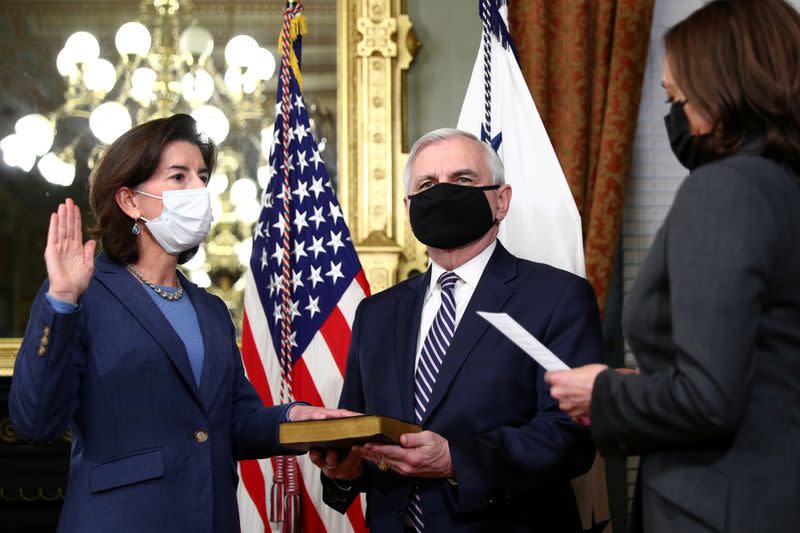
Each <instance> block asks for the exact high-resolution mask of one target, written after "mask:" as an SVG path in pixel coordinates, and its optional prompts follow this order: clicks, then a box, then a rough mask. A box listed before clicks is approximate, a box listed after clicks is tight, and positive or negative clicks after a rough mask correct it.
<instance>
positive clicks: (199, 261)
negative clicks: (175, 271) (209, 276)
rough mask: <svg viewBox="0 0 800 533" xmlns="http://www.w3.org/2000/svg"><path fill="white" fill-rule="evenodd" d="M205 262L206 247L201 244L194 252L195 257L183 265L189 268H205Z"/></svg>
mask: <svg viewBox="0 0 800 533" xmlns="http://www.w3.org/2000/svg"><path fill="white" fill-rule="evenodd" d="M205 262H206V247H205V245H203V244H201V245H200V246H199V247H198V248H197V253H196V254H194V257H192V258H191V259H189V260H188V261H186V262H185V263H184V264H183V267H184V268H187V269H189V270H201V269H202V268H203V263H205Z"/></svg>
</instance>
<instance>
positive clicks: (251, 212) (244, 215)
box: [234, 184, 261, 265]
mask: <svg viewBox="0 0 800 533" xmlns="http://www.w3.org/2000/svg"><path fill="white" fill-rule="evenodd" d="M234 185H235V184H234ZM235 213H236V217H237V218H238V219H239V220H241V221H242V222H244V223H245V224H252V223H254V222H256V221H257V220H258V218H259V217H260V216H261V204H259V203H258V201H256V200H253V199H250V201H249V202H245V203H243V204H241V205H237V206H236V210H235ZM249 259H250V257H249V256H248V260H249ZM242 264H245V265H246V264H247V262H246V261H242Z"/></svg>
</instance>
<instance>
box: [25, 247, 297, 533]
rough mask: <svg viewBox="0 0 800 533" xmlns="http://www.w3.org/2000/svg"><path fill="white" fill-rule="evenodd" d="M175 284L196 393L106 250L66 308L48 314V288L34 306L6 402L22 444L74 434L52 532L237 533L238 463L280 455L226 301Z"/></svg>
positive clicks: (171, 344)
mask: <svg viewBox="0 0 800 533" xmlns="http://www.w3.org/2000/svg"><path fill="white" fill-rule="evenodd" d="M181 283H182V285H183V287H184V290H185V295H184V297H188V298H190V299H191V301H192V305H193V306H194V308H195V311H196V312H197V318H198V321H199V324H200V329H201V331H202V335H203V344H204V347H205V360H204V363H203V371H202V378H201V385H200V387H199V389H198V388H197V386H196V385H195V382H194V377H193V375H192V370H191V366H190V364H189V359H188V356H187V354H186V349H185V347H184V345H183V342H182V341H181V339H180V338H179V337H178V335H177V334H176V333H175V331H174V330H173V329H172V327H171V326H170V324H169V322H168V321H167V319H166V318H165V317H164V316H163V314H162V313H161V311H160V310H159V309H158V306H157V305H156V304H155V303H154V302H153V301H152V299H151V298H150V296H149V295H148V294H146V292H145V290H144V288H143V286H142V285H141V284H140V283H139V281H137V280H136V279H135V278H134V277H133V276H132V275H131V274H130V273H129V272H128V271H127V270H126V268H125V267H124V266H122V265H120V264H118V263H115V262H112V261H110V260H109V259H108V258H107V257H106V256H105V255H104V254H100V255H99V256H98V257H97V259H96V262H95V271H94V277H93V278H92V280H91V282H90V284H89V287H88V289H87V290H86V292H84V293H83V295H82V296H81V298H80V301H79V308H78V309H77V310H76V311H75V312H73V313H70V314H58V313H56V312H54V311H53V309H52V308H51V306H50V304H49V303H48V302H47V301H46V299H45V293H46V292H47V283H45V285H44V287H43V288H42V289H41V291H40V292H39V295H38V296H37V298H36V300H35V302H34V304H33V308H32V310H31V316H30V321H29V322H28V327H27V330H26V332H25V338H24V339H23V341H22V346H21V348H20V351H19V354H18V356H17V360H16V364H15V366H14V376H13V381H12V386H11V392H10V395H9V403H10V405H9V407H10V411H11V421H12V423H13V424H14V427H15V428H16V430H17V431H18V432H19V434H20V435H22V436H23V437H26V438H28V439H31V440H35V441H45V440H51V439H54V438H57V437H59V436H61V435H62V434H63V432H64V430H65V428H67V427H68V428H69V430H70V432H71V435H72V453H71V460H70V470H69V480H68V482H67V491H66V498H65V501H64V507H63V510H62V513H61V518H60V521H59V528H58V531H59V532H73V531H75V532H84V531H98V532H106V531H109V532H110V531H113V532H116V533H124V532H131V533H133V532H151V531H193V532H220V533H222V532H230V531H238V530H239V517H238V509H237V503H236V486H237V483H238V476H237V473H236V463H235V461H236V460H238V459H248V458H255V457H264V456H268V455H274V454H276V453H278V452H280V453H283V452H284V451H285V450H279V448H278V431H277V429H278V424H279V422H281V421H283V420H284V418H285V416H286V410H287V406H281V407H274V408H264V407H263V406H262V403H261V400H260V399H259V397H258V395H257V394H256V392H255V390H254V389H253V387H252V385H251V384H250V382H249V381H248V380H247V378H246V377H245V375H244V369H243V367H242V362H241V358H240V355H239V350H238V348H237V345H236V333H235V329H234V327H233V323H232V322H231V318H230V314H229V312H228V309H227V308H226V306H225V304H224V303H223V302H222V300H220V299H219V298H217V297H216V296H213V295H211V294H209V293H208V292H206V291H205V290H204V289H201V288H199V287H197V286H196V285H194V284H193V283H191V282H190V281H188V280H187V279H186V278H185V277H183V276H181ZM147 290H149V289H147Z"/></svg>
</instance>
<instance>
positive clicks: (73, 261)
mask: <svg viewBox="0 0 800 533" xmlns="http://www.w3.org/2000/svg"><path fill="white" fill-rule="evenodd" d="M96 247H97V243H96V242H95V241H93V240H89V241H87V242H86V244H84V243H83V232H82V230H81V210H80V208H79V207H78V206H77V205H75V202H73V201H72V199H71V198H67V200H66V202H64V203H63V204H60V205H59V206H58V211H57V212H56V213H53V214H51V215H50V228H49V229H48V230H47V247H46V248H45V250H44V260H45V264H46V265H47V278H48V280H49V281H50V289H49V290H48V291H47V293H48V294H49V295H50V296H52V297H53V298H56V299H58V300H62V301H65V302H69V303H73V304H75V303H78V298H79V297H80V295H81V294H83V291H85V290H86V288H87V287H88V286H89V282H90V281H91V279H92V274H93V273H94V251H95V248H96Z"/></svg>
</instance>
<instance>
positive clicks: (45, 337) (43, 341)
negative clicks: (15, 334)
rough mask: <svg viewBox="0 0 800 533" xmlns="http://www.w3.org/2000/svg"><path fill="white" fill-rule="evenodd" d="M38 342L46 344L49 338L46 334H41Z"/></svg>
mask: <svg viewBox="0 0 800 533" xmlns="http://www.w3.org/2000/svg"><path fill="white" fill-rule="evenodd" d="M39 342H40V344H41V345H42V346H47V344H48V343H49V342H50V338H49V337H48V336H47V335H42V338H41V339H40V340H39Z"/></svg>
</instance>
